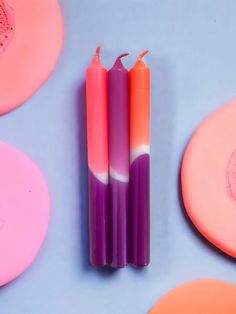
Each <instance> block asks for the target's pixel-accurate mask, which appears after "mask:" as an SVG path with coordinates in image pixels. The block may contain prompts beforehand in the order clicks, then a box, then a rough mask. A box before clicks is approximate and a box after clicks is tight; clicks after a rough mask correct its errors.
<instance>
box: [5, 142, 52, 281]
mask: <svg viewBox="0 0 236 314" xmlns="http://www.w3.org/2000/svg"><path fill="white" fill-rule="evenodd" d="M0 172H1V176H0V199H1V205H0V252H1V258H0V286H2V285H4V284H6V283H8V282H10V281H12V280H13V279H15V278H16V277H18V276H19V275H21V274H22V273H23V272H24V271H25V270H26V269H27V268H28V267H29V266H30V265H31V263H32V262H33V260H34V259H35V257H36V255H37V254H38V251H39V249H40V247H41V245H42V243H43V240H44V238H45V235H46V232H47V228H48V221H49V210H50V200H49V193H48V189H47V185H46V182H45V179H44V177H43V175H42V173H41V171H40V170H39V169H38V167H37V166H36V165H35V164H34V162H33V161H32V160H31V159H30V158H29V157H28V156H26V155H25V154H24V153H22V152H21V151H20V150H18V149H16V148H15V147H12V146H10V145H8V144H5V143H3V142H0Z"/></svg>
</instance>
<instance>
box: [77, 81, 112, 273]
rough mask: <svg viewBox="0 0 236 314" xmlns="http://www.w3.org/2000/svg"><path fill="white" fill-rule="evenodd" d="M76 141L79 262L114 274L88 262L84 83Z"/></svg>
mask: <svg viewBox="0 0 236 314" xmlns="http://www.w3.org/2000/svg"><path fill="white" fill-rule="evenodd" d="M77 99H78V101H77V117H78V140H79V147H78V149H79V175H78V177H79V179H78V181H79V182H78V188H79V227H80V228H79V230H80V261H81V264H82V267H83V270H84V271H89V270H90V271H94V272H96V273H98V274H100V275H101V276H103V277H104V276H106V277H108V276H110V275H111V274H114V273H116V269H113V268H112V267H109V266H106V267H93V266H92V265H91V264H90V261H89V231H88V162H87V112H86V82H85V80H84V81H83V82H82V84H81V85H80V86H79V88H78V97H77Z"/></svg>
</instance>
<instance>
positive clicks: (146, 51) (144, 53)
mask: <svg viewBox="0 0 236 314" xmlns="http://www.w3.org/2000/svg"><path fill="white" fill-rule="evenodd" d="M147 53H148V50H145V51H144V52H142V53H140V55H139V56H138V60H142V58H143V57H144V56H145V55H146V54H147Z"/></svg>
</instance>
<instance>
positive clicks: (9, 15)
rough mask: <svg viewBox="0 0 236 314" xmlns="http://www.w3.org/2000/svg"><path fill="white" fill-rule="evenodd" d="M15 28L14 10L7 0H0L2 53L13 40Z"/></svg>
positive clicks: (0, 49) (0, 43) (0, 47)
mask: <svg viewBox="0 0 236 314" xmlns="http://www.w3.org/2000/svg"><path fill="white" fill-rule="evenodd" d="M14 30H15V23H14V11H13V9H12V7H11V6H10V5H9V4H8V2H7V1H6V0H0V54H1V53H2V52H4V51H5V49H6V48H7V46H8V45H9V43H10V42H11V40H12V37H13V35H14Z"/></svg>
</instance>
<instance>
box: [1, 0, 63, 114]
mask: <svg viewBox="0 0 236 314" xmlns="http://www.w3.org/2000/svg"><path fill="white" fill-rule="evenodd" d="M62 41H63V19H62V14H61V9H60V5H59V1H58V0H50V1H49V0H30V1H29V0H0V114H4V113H6V112H8V111H10V110H12V109H14V108H16V107H18V106H19V105H21V104H22V103H23V102H24V101H25V100H27V99H28V98H29V97H31V96H32V95H33V94H34V93H35V92H36V91H37V90H38V88H39V87H40V86H41V85H42V84H43V82H44V81H45V80H46V79H47V78H48V76H49V75H50V73H51V72H52V70H53V69H54V67H55V65H56V62H57V60H58V57H59V54H60V51H61V47H62Z"/></svg>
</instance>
